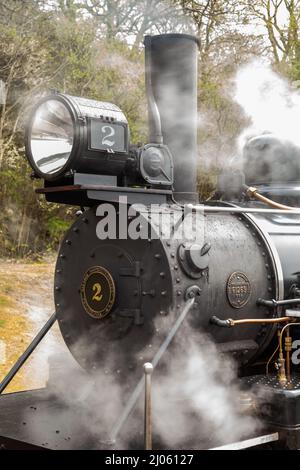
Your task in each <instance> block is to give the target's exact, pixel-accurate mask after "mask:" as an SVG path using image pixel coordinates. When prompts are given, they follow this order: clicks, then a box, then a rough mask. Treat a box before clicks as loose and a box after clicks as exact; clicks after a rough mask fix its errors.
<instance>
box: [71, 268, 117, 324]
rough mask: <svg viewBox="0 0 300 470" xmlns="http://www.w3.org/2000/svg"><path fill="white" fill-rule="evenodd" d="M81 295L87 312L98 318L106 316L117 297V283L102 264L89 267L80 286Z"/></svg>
mask: <svg viewBox="0 0 300 470" xmlns="http://www.w3.org/2000/svg"><path fill="white" fill-rule="evenodd" d="M80 296H81V302H82V306H83V308H84V310H85V311H86V313H88V314H89V315H90V316H91V317H93V318H97V319H101V318H104V317H106V315H108V314H109V312H110V311H111V309H112V308H113V305H114V302H115V297H116V288H115V283H114V280H113V278H112V276H111V274H110V273H109V272H108V271H107V269H105V268H103V267H102V266H93V267H92V268H90V269H88V270H87V271H86V273H85V275H84V277H83V281H82V284H81V286H80Z"/></svg>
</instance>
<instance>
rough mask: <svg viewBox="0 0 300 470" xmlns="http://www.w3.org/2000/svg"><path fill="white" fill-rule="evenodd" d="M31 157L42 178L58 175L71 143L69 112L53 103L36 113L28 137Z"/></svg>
mask: <svg viewBox="0 0 300 470" xmlns="http://www.w3.org/2000/svg"><path fill="white" fill-rule="evenodd" d="M30 137H31V139H30V146H31V155H32V158H33V161H34V164H35V166H36V167H37V169H38V170H39V171H40V172H41V173H42V174H44V175H52V174H55V173H57V172H59V171H60V170H61V169H62V168H63V167H64V165H65V164H66V163H67V161H68V159H69V157H70V155H71V151H72V148H73V141H74V125H73V121H72V117H71V113H70V111H69V110H68V108H67V107H66V106H65V105H64V104H63V103H62V102H61V101H58V100H55V99H50V100H48V101H44V102H43V103H42V104H41V105H40V106H39V107H38V109H37V111H36V114H35V117H34V119H33V124H32V128H31V135H30Z"/></svg>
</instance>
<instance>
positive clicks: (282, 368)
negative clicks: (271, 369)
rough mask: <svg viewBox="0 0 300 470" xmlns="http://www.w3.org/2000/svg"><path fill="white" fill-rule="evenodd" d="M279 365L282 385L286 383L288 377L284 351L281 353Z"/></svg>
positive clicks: (279, 377)
mask: <svg viewBox="0 0 300 470" xmlns="http://www.w3.org/2000/svg"><path fill="white" fill-rule="evenodd" d="M278 366H279V371H278V380H279V383H280V385H286V383H287V378H286V373H285V359H284V357H283V354H282V353H280V354H279V360H278Z"/></svg>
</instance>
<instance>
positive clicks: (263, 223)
mask: <svg viewBox="0 0 300 470" xmlns="http://www.w3.org/2000/svg"><path fill="white" fill-rule="evenodd" d="M253 206H256V207H257V206H258V207H261V204H259V203H252V204H251V207H253ZM263 207H265V206H263ZM251 217H252V218H253V220H255V222H256V223H257V224H258V225H259V226H260V227H261V229H262V230H263V231H265V232H266V233H267V234H269V236H270V237H271V239H272V241H273V243H274V245H275V248H276V250H277V252H278V256H279V259H280V263H281V267H282V271H283V278H284V297H285V298H288V297H289V296H290V294H291V288H292V286H295V285H299V276H298V273H299V272H300V257H299V253H300V216H299V215H297V214H295V215H294V214H288V213H285V214H282V215H281V214H274V215H271V214H270V215H262V214H252V215H251Z"/></svg>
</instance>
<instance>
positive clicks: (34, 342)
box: [0, 313, 56, 394]
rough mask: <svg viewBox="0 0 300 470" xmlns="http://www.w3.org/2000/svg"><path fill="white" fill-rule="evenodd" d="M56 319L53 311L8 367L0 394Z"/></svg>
mask: <svg viewBox="0 0 300 470" xmlns="http://www.w3.org/2000/svg"><path fill="white" fill-rule="evenodd" d="M55 321H56V313H53V314H52V315H51V317H50V318H49V320H48V321H47V322H46V323H45V325H44V326H43V328H42V329H41V330H40V331H39V332H38V334H37V335H36V337H35V338H34V339H33V340H32V342H31V343H30V345H29V346H28V348H27V349H26V351H24V352H23V354H22V355H21V356H20V357H19V359H18V360H17V362H16V363H15V365H14V366H13V367H12V368H11V369H10V371H9V372H8V374H7V375H6V377H5V378H4V379H3V380H2V382H1V383H0V394H1V393H2V392H3V391H4V390H5V389H6V387H7V386H8V384H9V383H10V382H11V381H12V379H13V378H14V376H15V375H16V374H17V372H18V371H19V370H20V369H21V367H22V365H23V364H24V363H25V362H26V361H27V359H28V358H29V356H30V355H31V354H32V353H33V351H34V350H35V348H36V347H37V345H38V344H39V343H40V342H41V340H42V339H43V338H44V336H45V335H46V334H47V333H48V331H49V330H50V328H51V327H52V325H53V324H54V323H55Z"/></svg>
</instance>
